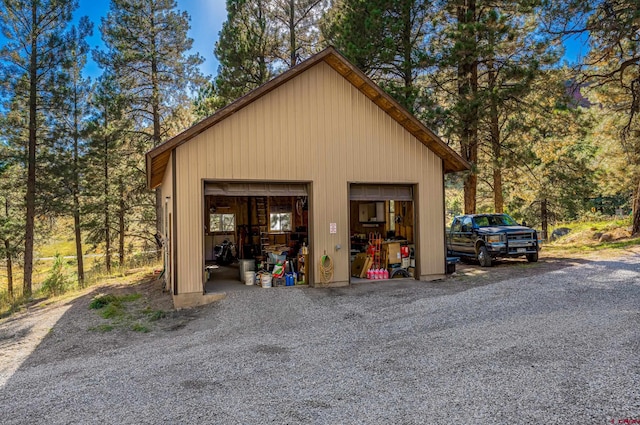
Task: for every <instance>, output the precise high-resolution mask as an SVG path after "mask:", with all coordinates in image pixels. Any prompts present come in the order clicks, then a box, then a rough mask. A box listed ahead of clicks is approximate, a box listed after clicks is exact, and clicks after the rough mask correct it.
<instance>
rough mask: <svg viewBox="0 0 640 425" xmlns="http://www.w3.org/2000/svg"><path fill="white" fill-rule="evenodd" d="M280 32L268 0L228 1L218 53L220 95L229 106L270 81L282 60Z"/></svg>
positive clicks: (217, 79) (218, 86) (218, 93)
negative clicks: (280, 54) (272, 17)
mask: <svg viewBox="0 0 640 425" xmlns="http://www.w3.org/2000/svg"><path fill="white" fill-rule="evenodd" d="M277 40H278V38H277V30H276V27H275V25H274V23H273V21H272V19H271V17H270V10H269V2H268V1H266V0H227V20H226V21H225V23H224V24H223V25H222V30H221V31H220V38H219V39H218V42H217V43H216V45H215V50H214V53H215V55H216V57H217V58H218V60H219V61H220V66H219V67H218V76H217V77H216V80H215V86H216V88H217V95H218V96H219V97H220V99H221V103H222V104H223V105H226V104H228V103H230V102H233V101H234V100H236V99H237V98H239V97H241V96H243V95H245V94H246V93H248V92H249V91H251V90H253V89H255V88H257V87H259V86H261V85H262V84H264V83H266V82H267V81H269V80H270V79H271V78H272V76H273V75H274V73H275V70H274V66H275V61H276V59H277V57H278V43H277Z"/></svg>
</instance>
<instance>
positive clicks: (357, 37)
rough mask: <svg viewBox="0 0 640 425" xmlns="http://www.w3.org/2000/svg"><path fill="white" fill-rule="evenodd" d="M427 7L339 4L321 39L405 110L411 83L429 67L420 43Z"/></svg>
mask: <svg viewBox="0 0 640 425" xmlns="http://www.w3.org/2000/svg"><path fill="white" fill-rule="evenodd" d="M432 12H433V11H432V10H430V9H429V4H428V3H426V2H423V1H414V0H374V1H366V2H364V1H361V0H344V1H342V2H340V3H338V5H337V6H336V7H335V8H334V9H333V10H332V11H331V12H330V13H329V14H328V16H327V18H326V19H325V20H324V23H323V26H322V27H323V32H324V35H325V37H326V39H327V40H328V41H329V42H330V43H332V44H334V45H335V46H336V47H337V48H338V50H340V51H342V52H343V53H344V54H345V56H346V57H347V58H348V59H349V60H351V61H352V62H354V63H355V64H356V65H357V66H358V67H359V68H360V69H361V70H363V71H364V72H365V73H366V74H368V75H369V76H370V77H371V78H373V79H374V80H375V81H376V82H378V83H379V84H380V85H381V86H382V88H384V89H385V90H386V91H387V92H388V93H389V94H391V96H393V97H394V98H395V99H396V100H397V101H398V102H400V104H402V105H403V106H404V107H405V108H407V109H408V110H409V111H410V112H415V110H416V106H417V105H416V102H417V101H418V96H419V92H420V87H419V85H418V84H417V80H418V78H419V77H420V75H422V74H423V73H424V72H425V70H426V68H427V67H428V66H429V65H431V59H430V57H429V56H428V55H427V52H426V48H425V46H426V45H425V43H426V38H427V31H428V22H429V16H430V14H431V13H432Z"/></svg>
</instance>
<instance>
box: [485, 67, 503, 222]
mask: <svg viewBox="0 0 640 425" xmlns="http://www.w3.org/2000/svg"><path fill="white" fill-rule="evenodd" d="M487 63H488V65H487V66H488V68H489V93H491V96H492V97H491V106H490V108H489V119H490V133H491V151H492V153H493V161H492V166H493V209H494V210H495V212H497V213H502V212H504V194H503V192H502V146H501V143H500V122H499V117H498V104H497V101H496V99H495V97H494V89H495V87H496V79H497V71H496V69H495V63H494V61H493V58H490V59H489V60H488V61H487Z"/></svg>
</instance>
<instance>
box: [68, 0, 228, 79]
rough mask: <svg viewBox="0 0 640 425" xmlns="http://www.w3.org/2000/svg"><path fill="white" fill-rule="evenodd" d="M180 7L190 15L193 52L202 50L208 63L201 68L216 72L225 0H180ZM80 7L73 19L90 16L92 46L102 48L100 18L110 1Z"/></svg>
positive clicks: (91, 68) (88, 0)
mask: <svg viewBox="0 0 640 425" xmlns="http://www.w3.org/2000/svg"><path fill="white" fill-rule="evenodd" d="M177 2H178V9H180V10H183V11H186V12H188V13H189V15H190V16H191V29H190V30H189V36H190V37H191V38H192V39H193V52H194V53H195V52H197V53H199V54H200V55H201V56H202V57H203V58H204V59H205V62H204V64H202V66H201V69H202V72H203V73H204V74H207V75H214V74H215V73H216V71H217V69H218V61H217V60H216V58H215V56H214V55H213V47H214V45H215V42H216V40H217V39H218V33H219V32H220V29H221V28H222V23H223V22H224V21H225V20H226V19H227V10H226V8H225V5H226V2H225V0H177ZM79 3H80V7H79V8H78V9H77V10H76V11H75V12H74V18H75V19H79V18H80V17H81V16H88V17H89V19H91V21H93V23H94V31H93V37H91V38H90V39H89V43H90V45H91V47H93V48H95V47H101V46H102V40H101V39H100V29H99V26H100V18H102V17H105V16H106V15H107V12H108V11H109V0H80V1H79ZM100 73H101V71H100V69H99V68H98V66H97V65H96V64H95V63H93V62H90V63H89V64H87V69H86V74H87V75H88V76H90V77H92V78H94V77H97V76H98V75H100Z"/></svg>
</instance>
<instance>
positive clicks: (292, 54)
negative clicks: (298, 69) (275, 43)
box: [288, 0, 297, 68]
mask: <svg viewBox="0 0 640 425" xmlns="http://www.w3.org/2000/svg"><path fill="white" fill-rule="evenodd" d="M288 6H289V60H290V63H291V68H293V67H294V66H296V62H297V58H296V23H295V11H296V5H295V0H289V4H288Z"/></svg>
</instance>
